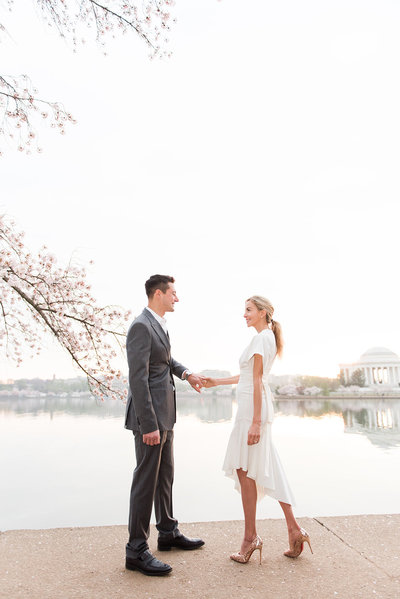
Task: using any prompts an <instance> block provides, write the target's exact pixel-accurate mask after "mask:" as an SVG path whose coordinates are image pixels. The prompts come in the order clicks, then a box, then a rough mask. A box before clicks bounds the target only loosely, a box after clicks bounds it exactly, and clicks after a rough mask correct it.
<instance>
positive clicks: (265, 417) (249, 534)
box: [205, 295, 312, 563]
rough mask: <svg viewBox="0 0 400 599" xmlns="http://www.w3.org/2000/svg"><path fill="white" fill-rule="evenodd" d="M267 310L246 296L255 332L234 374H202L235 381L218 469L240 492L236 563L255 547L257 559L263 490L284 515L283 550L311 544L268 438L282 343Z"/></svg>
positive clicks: (292, 553) (292, 552) (212, 382)
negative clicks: (271, 381)
mask: <svg viewBox="0 0 400 599" xmlns="http://www.w3.org/2000/svg"><path fill="white" fill-rule="evenodd" d="M273 313H274V308H273V307H272V305H271V303H270V302H269V301H268V300H267V299H266V298H264V297H261V296H258V295H254V296H253V297H250V298H249V299H248V300H247V301H246V307H245V313H244V318H245V319H246V322H247V326H248V327H254V328H255V329H256V331H257V335H256V336H255V337H253V339H252V340H251V342H250V344H249V345H248V346H247V347H246V349H245V350H244V352H243V353H242V355H241V357H240V359H239V365H240V374H239V375H237V376H233V377H230V378H225V379H213V378H207V380H206V383H205V387H215V386H217V385H232V384H237V385H238V386H237V401H238V410H237V414H236V420H235V425H234V428H233V430H232V433H231V436H230V439H229V443H228V448H227V451H226V456H225V461H224V465H223V470H224V471H225V474H226V475H227V476H230V477H231V478H233V479H234V480H235V487H236V489H237V490H238V491H239V492H241V494H242V503H243V511H244V526H245V528H244V537H243V541H242V545H241V548H240V551H238V552H236V553H233V554H232V555H231V556H230V557H231V559H232V560H234V561H236V562H240V563H247V562H248V561H249V559H250V557H251V555H252V554H253V552H254V551H255V550H256V549H258V550H259V552H260V563H261V552H262V545H263V542H262V540H261V539H260V537H259V536H258V534H257V530H256V504H257V501H259V500H260V499H262V498H263V497H264V495H270V496H271V497H274V498H275V499H277V500H278V501H279V503H280V505H281V508H282V510H283V513H284V515H285V518H286V524H287V528H288V535H289V547H290V548H289V550H288V551H286V552H285V553H284V555H286V556H287V557H298V556H299V555H300V553H301V552H302V550H303V544H304V542H307V543H308V544H309V546H310V549H311V544H310V537H309V535H308V533H307V532H306V531H305V530H304V529H303V528H300V526H299V524H298V523H297V522H296V519H295V517H294V515H293V511H292V505H293V504H294V498H293V495H292V492H291V490H290V487H289V484H288V482H287V479H286V476H285V472H284V470H283V468H282V465H281V462H280V460H279V456H278V454H277V452H276V449H275V447H274V446H273V444H272V440H271V424H272V420H273V416H274V409H273V405H272V393H271V390H270V388H269V386H268V373H269V371H270V370H271V367H272V364H273V362H274V359H275V356H276V355H277V354H278V355H279V356H280V355H281V353H282V348H283V341H282V331H281V327H280V324H279V323H278V322H276V321H275V320H273V318H272V316H273ZM311 552H312V549H311Z"/></svg>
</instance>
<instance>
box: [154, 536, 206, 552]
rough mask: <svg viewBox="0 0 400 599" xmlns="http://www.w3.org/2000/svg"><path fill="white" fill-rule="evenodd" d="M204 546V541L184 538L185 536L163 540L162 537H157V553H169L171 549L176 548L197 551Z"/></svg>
mask: <svg viewBox="0 0 400 599" xmlns="http://www.w3.org/2000/svg"><path fill="white" fill-rule="evenodd" d="M202 545H204V541H202V540H201V539H189V538H188V537H185V535H178V536H177V537H173V538H172V539H170V538H167V539H163V538H162V537H158V550H159V551H170V549H172V547H177V548H178V549H189V550H190V549H198V548H199V547H202Z"/></svg>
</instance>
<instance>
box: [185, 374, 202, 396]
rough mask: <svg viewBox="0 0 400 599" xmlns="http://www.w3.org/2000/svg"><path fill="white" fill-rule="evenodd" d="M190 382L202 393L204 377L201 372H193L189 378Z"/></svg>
mask: <svg viewBox="0 0 400 599" xmlns="http://www.w3.org/2000/svg"><path fill="white" fill-rule="evenodd" d="M187 381H188V383H190V384H191V385H192V387H193V389H194V390H195V391H197V393H200V391H201V388H202V387H203V386H204V377H202V376H200V375H199V374H191V375H190V376H188V378H187Z"/></svg>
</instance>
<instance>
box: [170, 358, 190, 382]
mask: <svg viewBox="0 0 400 599" xmlns="http://www.w3.org/2000/svg"><path fill="white" fill-rule="evenodd" d="M171 370H172V374H174V375H175V376H177V377H178V378H179V379H181V378H182V374H183V373H184V372H185V370H188V369H187V368H186V366H182V364H180V363H179V362H177V361H176V360H174V358H172V357H171Z"/></svg>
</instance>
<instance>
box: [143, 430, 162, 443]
mask: <svg viewBox="0 0 400 599" xmlns="http://www.w3.org/2000/svg"><path fill="white" fill-rule="evenodd" d="M143 443H144V444H145V445H160V431H159V430H158V429H157V430H156V431H153V432H152V433H146V434H145V435H143Z"/></svg>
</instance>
